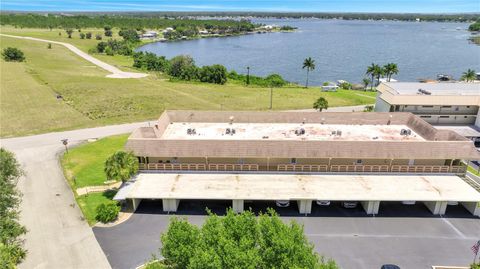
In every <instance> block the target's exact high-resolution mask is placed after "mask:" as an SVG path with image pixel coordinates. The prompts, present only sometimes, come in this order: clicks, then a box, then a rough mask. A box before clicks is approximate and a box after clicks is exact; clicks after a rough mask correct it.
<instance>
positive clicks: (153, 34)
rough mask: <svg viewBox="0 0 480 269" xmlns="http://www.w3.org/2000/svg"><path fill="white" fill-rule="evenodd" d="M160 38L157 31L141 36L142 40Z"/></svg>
mask: <svg viewBox="0 0 480 269" xmlns="http://www.w3.org/2000/svg"><path fill="white" fill-rule="evenodd" d="M157 36H158V32H155V31H147V32H145V33H143V34H141V35H140V37H141V38H156V37H157Z"/></svg>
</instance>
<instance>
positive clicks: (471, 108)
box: [375, 82, 480, 142]
mask: <svg viewBox="0 0 480 269" xmlns="http://www.w3.org/2000/svg"><path fill="white" fill-rule="evenodd" d="M479 107H480V83H465V82H440V83H419V82H391V83H389V82H386V83H381V84H380V85H379V87H378V95H377V101H376V104H375V111H377V112H411V113H413V114H416V115H418V116H419V117H420V118H422V119H423V120H425V121H426V122H428V123H430V124H433V125H438V126H441V127H439V128H441V129H450V130H454V131H456V132H457V133H459V134H461V135H463V136H465V137H467V138H469V139H472V140H474V141H478V142H480V131H479V130H480V110H479Z"/></svg>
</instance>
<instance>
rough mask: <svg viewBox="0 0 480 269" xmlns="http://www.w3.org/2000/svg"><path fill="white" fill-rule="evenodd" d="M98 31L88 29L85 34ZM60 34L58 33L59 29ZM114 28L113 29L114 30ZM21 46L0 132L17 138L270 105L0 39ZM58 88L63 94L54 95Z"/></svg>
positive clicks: (251, 96)
mask: <svg viewBox="0 0 480 269" xmlns="http://www.w3.org/2000/svg"><path fill="white" fill-rule="evenodd" d="M87 31H92V32H93V33H95V32H98V31H99V30H95V31H94V30H88V29H84V30H83V32H87ZM59 32H61V33H62V35H61V36H59V35H58V33H59ZM114 32H116V31H114ZM1 33H5V34H13V35H23V36H32V37H37V38H44V39H51V40H56V41H64V42H69V43H72V44H74V45H76V46H78V47H79V48H80V49H82V50H84V51H88V49H89V48H91V47H93V46H95V44H96V43H97V42H98V41H97V40H93V39H92V40H87V39H85V40H81V39H80V38H79V37H78V32H75V33H74V34H73V38H72V39H69V38H67V37H66V34H65V32H64V31H61V30H58V29H56V30H53V31H49V30H48V29H17V28H13V27H8V26H6V27H3V26H2V28H1ZM5 47H17V48H19V49H21V50H22V51H24V52H25V56H26V62H24V63H7V62H5V61H3V60H1V61H0V68H1V72H2V75H1V77H0V81H1V98H0V106H1V108H0V109H1V110H0V126H1V128H0V136H2V137H9V136H20V135H27V134H37V133H45V132H50V131H58V130H65V129H75V128H81V127H91V126H99V125H106V124H115V123H125V122H134V121H142V120H146V119H154V118H157V117H158V116H159V115H160V113H161V112H162V111H163V110H165V109H199V110H219V109H224V110H266V109H268V106H269V96H270V89H267V88H256V87H245V86H243V85H238V84H235V83H227V84H226V85H214V84H206V83H188V82H171V81H168V80H165V78H164V77H163V76H162V75H157V74H155V73H151V75H150V76H148V77H146V78H142V79H112V78H106V77H105V75H106V74H107V73H106V71H104V70H102V69H100V68H98V67H96V66H94V65H92V64H91V63H90V62H87V61H85V60H83V59H82V58H80V57H78V56H77V55H75V54H73V53H72V52H70V51H69V50H68V49H66V48H64V47H63V46H60V45H55V44H53V47H52V49H47V44H46V43H41V42H35V41H29V40H19V39H14V38H9V37H3V36H2V37H0V48H1V49H3V48H5ZM95 57H98V58H99V59H101V60H104V61H105V62H108V63H110V64H113V65H116V66H117V67H119V68H121V69H122V70H125V71H132V70H133V69H132V68H131V67H130V66H131V64H132V59H131V58H130V57H125V56H113V57H111V56H105V55H95ZM56 94H60V95H62V96H63V100H57V99H56V98H55V96H56ZM374 95H375V93H372V92H355V91H339V92H336V93H335V92H328V93H322V92H320V90H319V88H309V89H304V88H301V87H290V88H280V89H274V97H273V108H274V109H276V110H289V109H305V108H311V107H312V104H313V102H314V101H315V100H316V99H317V98H319V97H320V96H323V97H325V98H326V99H327V100H328V102H329V104H330V106H332V107H333V106H348V105H362V104H371V103H374V101H375V99H374Z"/></svg>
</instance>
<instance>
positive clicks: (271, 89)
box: [270, 86, 273, 109]
mask: <svg viewBox="0 0 480 269" xmlns="http://www.w3.org/2000/svg"><path fill="white" fill-rule="evenodd" d="M272 108H273V87H272V86H270V109H272Z"/></svg>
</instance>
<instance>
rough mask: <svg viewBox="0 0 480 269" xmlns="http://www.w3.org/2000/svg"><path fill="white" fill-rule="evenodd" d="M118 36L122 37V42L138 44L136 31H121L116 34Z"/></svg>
mask: <svg viewBox="0 0 480 269" xmlns="http://www.w3.org/2000/svg"><path fill="white" fill-rule="evenodd" d="M118 35H119V36H121V37H123V40H125V41H127V42H138V41H139V40H140V38H139V37H138V34H137V31H135V30H134V29H122V30H120V31H119V32H118Z"/></svg>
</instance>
